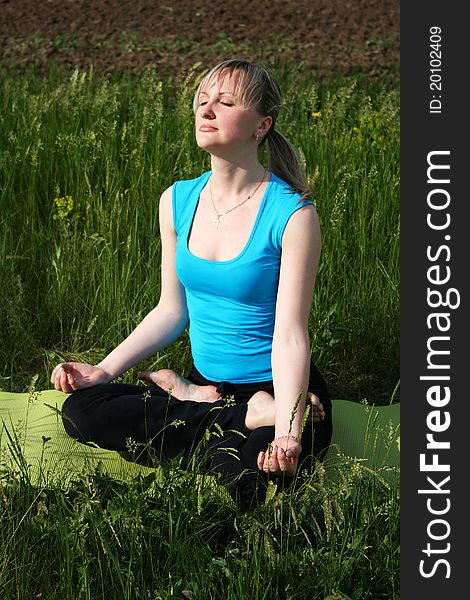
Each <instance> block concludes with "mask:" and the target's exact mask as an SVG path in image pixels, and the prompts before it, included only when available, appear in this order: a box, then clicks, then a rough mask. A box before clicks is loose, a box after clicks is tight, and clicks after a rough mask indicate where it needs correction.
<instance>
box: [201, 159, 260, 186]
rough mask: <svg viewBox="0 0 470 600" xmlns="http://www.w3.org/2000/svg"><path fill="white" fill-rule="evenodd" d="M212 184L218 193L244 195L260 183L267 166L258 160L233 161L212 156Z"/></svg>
mask: <svg viewBox="0 0 470 600" xmlns="http://www.w3.org/2000/svg"><path fill="white" fill-rule="evenodd" d="M211 169H212V184H213V189H214V190H215V189H216V190H217V192H218V194H220V195H224V194H231V195H242V194H244V193H245V192H247V191H248V192H249V191H250V189H251V188H252V187H253V185H254V184H255V185H256V183H259V182H260V181H261V179H262V177H263V175H264V173H265V168H264V167H263V165H262V164H261V163H260V162H259V161H258V160H256V161H250V162H248V161H246V162H242V161H240V162H239V163H233V162H229V161H226V160H224V159H221V158H218V157H215V156H212V158H211Z"/></svg>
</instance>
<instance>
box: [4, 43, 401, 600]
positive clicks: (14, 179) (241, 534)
mask: <svg viewBox="0 0 470 600" xmlns="http://www.w3.org/2000/svg"><path fill="white" fill-rule="evenodd" d="M66 42H67V40H65V41H64V40H58V41H57V42H56V43H58V44H59V43H60V44H62V45H64V44H66ZM67 43H68V42H67ZM218 43H219V45H230V43H231V40H229V39H222V38H221V39H219V41H218ZM278 75H279V77H280V79H281V83H282V88H283V90H284V97H285V106H284V111H283V113H281V114H282V119H281V120H280V121H279V124H278V126H279V129H280V130H281V131H283V132H284V133H285V134H286V135H287V136H288V137H290V138H291V139H292V141H293V142H294V143H295V144H296V145H297V146H298V147H299V148H300V149H301V152H302V157H303V160H304V162H305V168H306V172H307V175H308V179H309V182H310V184H311V187H312V190H313V197H314V199H315V201H316V203H317V208H318V212H319V215H320V218H321V222H322V236H323V252H322V259H321V266H320V269H319V273H318V280H317V289H316V293H315V298H314V304H313V307H312V313H311V319H310V334H311V342H312V355H313V358H314V360H315V361H316V362H317V364H318V365H319V367H320V370H321V371H322V372H323V374H324V375H325V377H326V379H327V381H328V383H329V385H330V388H331V391H332V394H333V396H334V397H343V398H349V399H352V400H361V399H363V398H368V400H369V401H370V402H377V403H380V402H384V403H387V402H388V401H389V400H390V397H391V396H393V398H394V400H397V399H398V391H397V390H398V386H397V384H398V381H399V374H398V364H399V360H398V352H399V342H398V337H399V318H398V311H399V292H398V290H399V272H398V263H399V191H398V190H399V187H398V186H399V173H398V160H399V120H398V110H399V107H398V90H396V89H395V88H394V87H390V86H387V85H383V84H382V83H380V84H379V83H377V81H375V82H374V81H372V82H368V81H365V80H364V79H362V78H361V77H358V78H356V79H347V80H344V79H342V80H340V79H335V80H331V81H326V80H325V81H321V82H314V81H312V80H311V79H309V78H306V77H305V76H299V73H298V72H296V70H295V69H287V68H284V69H281V68H280V70H279V73H278ZM193 81H194V74H193V73H190V74H189V76H188V79H187V81H186V82H185V81H178V82H175V80H173V79H171V78H169V77H167V76H165V77H162V78H160V77H159V75H158V74H157V73H155V72H152V71H148V72H146V73H144V74H142V75H141V76H139V77H137V78H134V77H131V76H126V75H121V76H119V77H105V76H102V75H96V74H94V73H93V72H78V71H77V72H74V73H73V74H72V75H71V76H70V77H68V78H64V77H63V76H59V75H58V74H54V73H51V74H50V76H49V77H48V78H45V79H39V78H36V77H34V76H33V75H21V76H14V75H13V74H8V73H6V74H5V75H4V77H3V78H2V80H1V82H0V303H1V311H0V389H4V390H12V391H23V390H26V389H28V386H29V385H30V382H31V380H32V379H33V380H34V382H35V385H36V387H37V389H45V388H48V387H49V384H48V378H49V375H50V371H51V369H52V367H53V366H54V365H55V364H56V363H57V362H58V361H61V360H64V359H78V360H86V361H89V362H95V361H98V360H99V359H101V358H102V357H103V356H104V355H105V354H106V353H107V352H108V351H109V350H110V349H112V348H113V347H114V346H115V345H116V344H118V343H119V342H120V341H121V340H122V338H123V337H124V336H126V335H127V334H128V333H129V332H130V331H131V330H132V328H133V327H135V325H136V324H137V323H138V322H139V321H140V320H141V319H142V317H143V316H144V315H145V314H146V312H147V311H148V310H150V309H151V308H152V307H153V306H154V305H155V303H156V302H157V300H158V297H159V289H160V279H159V278H160V275H159V259H160V240H159V236H158V223H157V205H158V198H159V196H160V194H161V192H162V191H163V190H164V189H165V188H166V187H167V186H169V185H170V184H171V183H172V182H173V181H174V180H175V179H183V178H189V177H195V176H197V175H199V174H200V173H201V172H202V171H203V170H205V169H206V168H208V166H209V163H208V158H207V156H205V155H204V154H203V153H201V152H200V151H199V150H198V149H197V148H196V145H195V141H194V135H193V130H192V119H193V117H192V113H191V90H192V89H193V87H192V86H193V83H192V82H193ZM189 365H190V354H189V347H188V339H187V336H186V334H184V335H183V336H182V338H181V339H180V340H178V341H177V342H175V343H174V344H172V345H171V346H170V347H169V348H168V349H167V350H165V351H164V352H161V353H159V354H158V355H156V356H154V357H152V358H151V359H149V360H148V361H147V362H146V363H145V364H143V365H139V368H163V367H171V368H174V369H176V370H178V371H180V372H183V373H184V372H186V371H187V369H188V368H189ZM36 376H37V377H36ZM123 380H125V381H135V372H134V371H130V372H129V373H128V374H126V376H125V377H124V378H123ZM19 460H20V458H19ZM337 469H338V472H337V476H336V477H335V478H328V477H326V476H325V473H324V470H323V468H322V467H319V468H318V469H317V470H316V471H315V472H314V473H308V474H305V475H302V476H301V477H299V478H298V480H297V483H296V485H295V487H294V489H291V490H290V491H289V492H288V493H287V492H281V493H280V494H277V495H272V494H271V495H270V496H269V498H268V500H267V502H266V503H265V504H263V505H262V506H259V507H258V508H256V509H255V510H253V511H250V512H246V513H242V512H240V511H239V510H238V509H237V508H236V507H235V506H234V505H233V504H232V502H231V501H230V500H229V499H227V496H226V494H225V493H224V490H223V489H222V488H220V487H219V486H216V485H213V484H210V485H209V484H207V481H209V480H207V479H206V478H204V476H201V475H200V474H199V473H197V472H193V471H192V470H190V471H188V472H182V471H181V470H179V469H178V468H177V466H176V465H174V464H169V465H159V466H158V467H157V468H156V469H154V470H152V471H151V472H150V473H149V475H147V476H143V475H142V476H138V477H135V478H134V479H132V480H131V481H128V482H126V483H122V482H119V481H117V480H114V479H111V478H109V477H108V476H106V475H105V474H104V473H103V472H102V471H100V470H99V469H97V470H95V471H88V472H84V473H83V474H81V475H80V476H77V478H76V479H75V480H74V482H73V485H72V486H68V487H66V486H64V487H62V488H58V487H56V486H49V485H47V481H46V482H44V484H43V485H42V486H41V487H39V488H38V487H37V486H34V485H32V483H31V482H30V480H29V478H28V471H27V469H26V468H23V471H22V472H20V474H18V473H16V472H15V473H14V472H11V471H10V470H9V469H8V468H6V467H4V466H3V463H2V462H1V460H0V475H1V477H0V595H1V597H2V598H17V599H23V598H24V599H25V600H26V599H28V600H30V599H31V598H43V599H44V598H73V599H74V600H77V599H82V598H83V599H93V600H95V599H101V598H103V599H105V598H123V599H127V598H129V599H131V598H132V599H134V598H145V599H149V600H158V599H160V598H161V599H165V600H169V599H171V598H175V599H176V598H178V599H182V598H189V599H191V598H192V599H193V600H198V599H203V600H206V599H212V598H213V599H215V600H217V599H219V598H224V599H225V598H227V599H231V598H234V599H235V598H237V599H240V598H246V599H248V598H249V599H250V600H254V599H258V598H259V599H262V598H263V599H286V600H287V599H289V600H291V599H292V600H293V599H297V598H298V599H300V598H307V599H309V600H316V599H319V600H323V599H326V598H328V600H367V599H370V600H380V599H381V598H383V599H384V600H385V599H387V600H395V599H397V598H398V597H399V590H398V577H399V575H398V573H399V547H398V539H399V499H398V488H397V486H391V485H390V484H389V483H387V481H386V480H385V479H383V478H382V477H381V476H380V473H376V472H371V471H369V470H368V469H367V468H366V467H365V466H364V465H362V464H361V463H360V462H358V461H354V460H351V459H347V458H346V457H343V459H342V461H340V463H339V465H338V467H337Z"/></svg>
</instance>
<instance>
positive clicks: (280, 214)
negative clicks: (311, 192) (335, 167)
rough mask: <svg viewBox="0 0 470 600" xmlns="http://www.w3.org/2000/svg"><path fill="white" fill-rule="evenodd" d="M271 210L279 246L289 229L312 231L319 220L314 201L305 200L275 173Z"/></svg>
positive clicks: (272, 184)
mask: <svg viewBox="0 0 470 600" xmlns="http://www.w3.org/2000/svg"><path fill="white" fill-rule="evenodd" d="M269 211H270V214H271V216H272V219H273V221H274V223H273V230H274V234H275V242H276V245H277V246H278V247H279V248H280V247H281V246H282V243H283V237H284V234H285V231H286V230H287V229H289V230H292V229H295V230H296V231H297V230H299V229H300V230H302V229H303V230H306V231H311V228H312V226H313V225H314V223H315V221H318V216H317V213H316V209H315V205H314V203H313V201H312V200H303V199H302V198H301V196H300V194H298V193H296V192H292V191H291V189H290V186H289V184H288V183H286V182H285V181H283V180H282V179H280V178H279V177H277V176H276V175H274V174H273V176H272V180H271V192H270V206H269Z"/></svg>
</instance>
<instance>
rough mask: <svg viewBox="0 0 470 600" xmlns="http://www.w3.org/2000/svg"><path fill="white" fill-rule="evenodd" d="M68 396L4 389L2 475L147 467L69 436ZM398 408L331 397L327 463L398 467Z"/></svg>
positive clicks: (52, 477)
mask: <svg viewBox="0 0 470 600" xmlns="http://www.w3.org/2000/svg"><path fill="white" fill-rule="evenodd" d="M66 397H67V396H66V394H64V393H62V392H57V391H55V390H46V391H41V392H37V391H35V392H31V393H24V394H14V393H9V392H0V475H2V473H3V474H4V475H5V474H6V473H8V472H19V473H23V475H24V476H26V477H28V478H29V480H30V481H31V482H32V483H33V484H34V485H48V486H50V485H63V486H66V485H67V484H68V483H69V482H70V481H71V480H72V479H74V478H75V477H76V476H77V474H84V473H89V472H92V471H94V470H95V469H96V468H100V469H102V470H103V472H105V473H107V474H108V475H110V476H111V477H115V478H118V479H121V480H128V479H130V478H132V477H133V476H135V475H136V474H138V473H139V472H141V473H148V472H149V468H148V467H144V466H141V465H137V464H135V463H131V462H128V461H126V460H124V459H123V458H121V457H120V456H119V454H117V453H116V452H113V451H110V450H103V449H101V448H97V447H91V446H86V445H84V444H80V443H78V442H76V441H75V440H73V439H72V438H70V437H69V436H68V435H67V434H66V433H65V431H64V427H63V425H62V419H61V417H60V410H61V407H62V403H63V402H64V400H65V398H66ZM399 410H400V409H399V405H398V404H394V405H391V406H380V407H377V406H364V405H361V404H357V403H355V402H350V401H347V400H333V438H332V442H331V448H330V449H329V451H328V455H327V459H326V464H327V465H330V466H331V465H334V464H335V461H337V460H341V457H342V456H347V457H352V458H358V459H361V462H363V463H364V464H366V465H367V466H368V467H370V468H372V469H384V468H385V469H388V470H390V467H392V468H394V467H398V466H399V462H400V452H399V450H400V447H399V442H400V437H399V414H400V413H399ZM392 470H393V469H392ZM395 471H396V469H395Z"/></svg>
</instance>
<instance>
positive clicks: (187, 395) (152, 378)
mask: <svg viewBox="0 0 470 600" xmlns="http://www.w3.org/2000/svg"><path fill="white" fill-rule="evenodd" d="M138 378H139V379H141V380H143V381H144V382H145V383H147V384H149V383H150V384H156V385H158V386H159V387H160V388H162V389H163V390H165V391H167V392H168V393H171V396H172V397H173V398H176V399H177V400H192V401H193V402H194V401H196V402H215V401H216V400H220V394H219V393H218V392H217V389H216V388H215V386H213V385H197V384H195V383H191V382H190V381H188V380H187V379H185V378H184V377H182V376H181V375H178V373H175V371H172V370H171V369H161V370H159V371H141V372H140V373H139V374H138ZM307 402H310V405H311V409H312V419H313V421H314V422H318V421H322V420H323V419H324V418H325V411H324V409H323V405H322V404H321V402H320V400H319V398H318V396H316V395H315V394H313V393H312V392H308V393H307ZM274 417H275V404H274V398H273V396H271V394H269V393H268V392H263V391H260V392H256V394H254V395H253V396H252V397H251V398H250V400H249V401H248V411H247V415H246V421H245V426H246V428H247V429H249V430H253V429H256V428H257V427H264V426H269V425H274Z"/></svg>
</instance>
